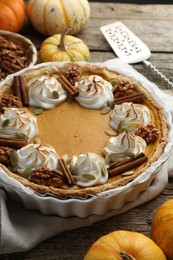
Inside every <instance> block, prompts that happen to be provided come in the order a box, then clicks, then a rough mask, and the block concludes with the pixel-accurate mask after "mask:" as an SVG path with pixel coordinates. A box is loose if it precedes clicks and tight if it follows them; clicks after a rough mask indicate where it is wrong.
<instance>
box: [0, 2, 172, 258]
mask: <svg viewBox="0 0 173 260" xmlns="http://www.w3.org/2000/svg"><path fill="white" fill-rule="evenodd" d="M90 5H91V18H90V21H89V23H88V25H87V27H86V28H85V30H84V31H83V32H81V33H80V34H78V35H77V36H78V37H80V38H81V39H83V40H84V41H85V43H86V44H87V45H88V46H89V48H90V52H91V57H90V61H91V62H104V61H106V60H108V59H113V58H115V57H116V55H115V54H114V53H113V51H112V50H111V48H110V47H109V45H108V43H107V42H106V40H105V39H104V37H103V36H102V34H101V32H100V30H99V28H100V26H102V25H105V24H109V23H112V22H115V21H118V20H121V21H122V22H124V23H125V24H126V25H127V26H128V27H129V28H130V29H131V30H132V31H133V32H134V33H135V34H136V35H138V36H139V37H140V38H141V39H142V40H143V41H144V42H145V43H146V44H147V45H148V46H149V48H150V49H151V51H152V55H151V58H150V61H151V62H152V64H153V65H155V66H156V67H157V68H158V69H159V70H160V71H161V72H162V73H164V74H165V75H166V76H167V77H169V78H170V80H172V81H173V44H172V35H173V26H172V24H173V5H137V4H119V3H107V2H106V1H105V3H98V2H97V3H95V2H92V3H90ZM22 34H23V35H25V36H27V37H28V38H30V39H31V40H32V41H33V43H34V44H35V45H36V46H37V50H38V51H39V48H40V44H41V42H42V41H43V39H45V36H42V35H40V34H39V33H37V32H36V31H35V30H34V29H33V28H32V26H31V25H30V24H29V23H27V24H26V27H25V28H24V29H23V30H22ZM134 68H135V69H136V70H138V71H139V72H140V73H142V74H143V75H144V76H146V77H147V78H148V79H149V80H151V81H153V82H155V83H156V84H157V85H158V86H159V87H160V88H165V83H164V82H163V81H161V80H160V78H159V77H158V76H157V75H156V74H155V73H154V72H153V71H152V70H151V69H149V68H146V66H144V65H143V64H142V63H139V64H135V65H134ZM171 198H173V179H170V180H169V184H168V186H167V187H166V188H165V189H164V191H163V192H162V193H161V194H160V195H159V196H158V197H157V198H155V199H154V200H152V201H150V202H148V203H145V204H144V205H142V206H139V207H137V208H134V209H132V210H130V211H128V212H126V213H124V214H121V215H118V216H114V217H111V218H109V219H107V220H105V221H101V222H98V223H95V224H93V225H92V226H89V227H84V228H80V229H77V230H73V231H68V232H63V233H62V234H59V235H57V236H56V237H53V238H51V239H49V240H47V241H45V242H43V243H42V244H41V245H39V246H37V247H36V248H34V249H33V250H30V251H28V252H24V253H16V254H11V255H4V256H1V257H0V259H3V260H10V259H14V260H19V259H22V260H23V259H26V260H35V259H43V260H54V259H61V260H81V259H83V257H84V255H85V253H86V251H87V250H88V248H89V247H90V246H91V244H92V243H93V242H95V241H96V240H97V239H98V238H99V237H100V236H102V235H104V234H107V233H109V232H112V231H114V230H117V229H127V230H133V231H137V232H141V233H143V234H145V235H147V236H149V237H150V228H151V222H152V218H153V216H154V213H155V211H156V210H157V208H158V207H159V206H160V205H161V204H162V203H163V202H165V201H167V200H168V199H171Z"/></svg>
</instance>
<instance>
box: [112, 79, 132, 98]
mask: <svg viewBox="0 0 173 260" xmlns="http://www.w3.org/2000/svg"><path fill="white" fill-rule="evenodd" d="M133 90H134V84H133V83H131V82H129V81H127V80H120V81H117V82H116V83H115V84H114V85H113V90H112V92H113V94H114V97H115V98H117V97H124V96H128V95H130V94H132V93H133Z"/></svg>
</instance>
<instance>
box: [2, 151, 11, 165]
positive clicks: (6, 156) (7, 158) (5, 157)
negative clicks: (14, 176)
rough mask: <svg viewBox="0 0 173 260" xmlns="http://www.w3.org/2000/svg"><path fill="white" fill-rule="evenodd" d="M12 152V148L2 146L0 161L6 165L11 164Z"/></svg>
mask: <svg viewBox="0 0 173 260" xmlns="http://www.w3.org/2000/svg"><path fill="white" fill-rule="evenodd" d="M12 152H13V149H12V148H9V147H4V146H0V163H2V164H4V165H11V162H10V155H11V154H12Z"/></svg>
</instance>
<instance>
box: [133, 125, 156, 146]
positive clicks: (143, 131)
mask: <svg viewBox="0 0 173 260" xmlns="http://www.w3.org/2000/svg"><path fill="white" fill-rule="evenodd" d="M159 133H160V132H159V130H158V129H157V128H156V127H155V125H153V124H148V125H146V126H141V127H139V128H138V129H137V130H136V132H135V134H136V135H138V136H140V137H142V138H143V139H144V140H145V141H146V143H151V142H154V141H155V140H156V139H157V138H158V136H159Z"/></svg>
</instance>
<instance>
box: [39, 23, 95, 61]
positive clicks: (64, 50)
mask: <svg viewBox="0 0 173 260" xmlns="http://www.w3.org/2000/svg"><path fill="white" fill-rule="evenodd" d="M70 29H71V28H69V27H67V28H66V30H64V32H63V33H62V34H55V35H52V36H50V37H48V38H47V39H46V40H44V41H43V42H42V44H41V47H40V61H41V62H47V61H88V60H89V55H90V53H89V49H88V47H87V45H86V44H85V43H84V42H83V41H82V40H81V39H79V38H77V37H75V36H72V35H66V34H67V33H68V31H70Z"/></svg>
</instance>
